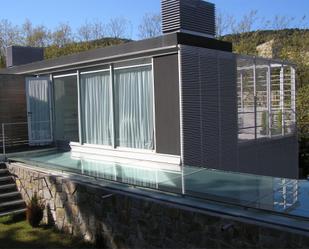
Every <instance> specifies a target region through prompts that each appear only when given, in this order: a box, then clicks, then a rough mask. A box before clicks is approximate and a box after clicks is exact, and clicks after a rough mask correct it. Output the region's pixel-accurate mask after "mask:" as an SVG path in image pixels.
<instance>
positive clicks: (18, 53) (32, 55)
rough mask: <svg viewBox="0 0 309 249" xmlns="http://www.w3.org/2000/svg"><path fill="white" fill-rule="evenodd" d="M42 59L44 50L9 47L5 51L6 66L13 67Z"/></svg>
mask: <svg viewBox="0 0 309 249" xmlns="http://www.w3.org/2000/svg"><path fill="white" fill-rule="evenodd" d="M43 59H44V49H43V48H34V47H21V46H10V47H7V49H6V66H7V67H14V66H19V65H23V64H28V63H31V62H35V61H41V60H43Z"/></svg>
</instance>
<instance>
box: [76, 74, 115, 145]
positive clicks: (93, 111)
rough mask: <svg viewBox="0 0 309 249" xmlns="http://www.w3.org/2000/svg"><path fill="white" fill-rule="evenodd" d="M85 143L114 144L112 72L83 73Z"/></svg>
mask: <svg viewBox="0 0 309 249" xmlns="http://www.w3.org/2000/svg"><path fill="white" fill-rule="evenodd" d="M80 79H81V107H82V108H81V109H82V126H83V129H82V131H83V133H82V137H83V143H86V144H95V145H109V146H111V145H112V144H113V113H112V96H111V84H110V72H109V71H104V72H98V73H89V74H82V75H81V78H80Z"/></svg>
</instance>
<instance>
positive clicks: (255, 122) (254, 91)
mask: <svg viewBox="0 0 309 249" xmlns="http://www.w3.org/2000/svg"><path fill="white" fill-rule="evenodd" d="M256 84H257V73H256V58H255V57H254V59H253V96H254V97H253V101H254V139H255V140H256V139H257V126H258V124H257V93H256Z"/></svg>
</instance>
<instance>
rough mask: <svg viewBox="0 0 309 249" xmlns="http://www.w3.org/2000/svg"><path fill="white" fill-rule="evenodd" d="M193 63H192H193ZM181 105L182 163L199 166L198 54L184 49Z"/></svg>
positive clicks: (200, 162)
mask: <svg viewBox="0 0 309 249" xmlns="http://www.w3.org/2000/svg"><path fill="white" fill-rule="evenodd" d="M193 62H194V63H193ZM181 64H182V70H183V72H182V92H183V96H182V105H183V124H184V126H183V140H184V141H185V142H184V144H183V146H184V147H183V150H184V151H186V152H189V153H185V154H184V162H185V163H186V162H187V164H188V165H192V166H194V165H201V164H202V160H201V156H200V155H201V149H202V144H201V138H200V136H199V134H200V123H201V121H200V120H201V119H200V118H201V115H200V112H201V108H200V100H199V97H200V91H199V90H200V86H199V65H198V53H197V52H196V51H195V50H194V49H190V47H186V49H184V50H183V53H182V61H181Z"/></svg>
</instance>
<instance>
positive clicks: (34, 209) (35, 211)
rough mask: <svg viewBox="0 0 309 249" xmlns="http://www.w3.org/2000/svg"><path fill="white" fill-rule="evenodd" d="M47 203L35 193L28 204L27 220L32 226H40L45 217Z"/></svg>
mask: <svg viewBox="0 0 309 249" xmlns="http://www.w3.org/2000/svg"><path fill="white" fill-rule="evenodd" d="M44 208H45V205H44V203H43V201H42V200H41V199H40V198H39V197H38V196H37V193H34V195H33V196H32V198H31V199H30V201H29V203H28V205H27V220H28V222H29V224H30V225H31V226H32V227H38V226H39V224H40V222H41V220H42V219H43V212H44Z"/></svg>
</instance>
